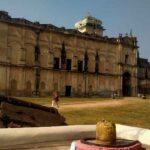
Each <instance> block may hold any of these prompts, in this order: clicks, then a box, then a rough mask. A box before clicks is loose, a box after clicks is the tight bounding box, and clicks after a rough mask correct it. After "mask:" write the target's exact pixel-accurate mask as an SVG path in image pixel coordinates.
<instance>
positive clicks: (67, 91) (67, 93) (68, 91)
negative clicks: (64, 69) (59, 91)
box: [65, 85, 71, 96]
mask: <svg viewBox="0 0 150 150" xmlns="http://www.w3.org/2000/svg"><path fill="white" fill-rule="evenodd" d="M65 96H71V86H70V85H67V86H66V91H65Z"/></svg>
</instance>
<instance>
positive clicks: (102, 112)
mask: <svg viewBox="0 0 150 150" xmlns="http://www.w3.org/2000/svg"><path fill="white" fill-rule="evenodd" d="M61 114H62V115H63V116H65V118H66V122H67V123H68V124H72V125H73V124H96V123H97V122H98V121H100V120H102V119H106V120H109V121H112V122H115V123H119V124H124V125H130V126H137V127H143V128H149V129H150V102H139V103H138V102H137V101H136V103H135V104H128V105H125V106H118V107H108V108H107V107H103V108H91V109H84V110H70V111H64V112H63V111H62V112H61Z"/></svg>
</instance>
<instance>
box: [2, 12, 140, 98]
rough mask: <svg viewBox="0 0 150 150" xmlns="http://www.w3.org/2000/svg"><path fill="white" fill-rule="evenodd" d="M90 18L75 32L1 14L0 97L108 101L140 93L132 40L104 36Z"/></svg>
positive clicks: (76, 26)
mask: <svg viewBox="0 0 150 150" xmlns="http://www.w3.org/2000/svg"><path fill="white" fill-rule="evenodd" d="M103 31H104V28H103V26H102V22H101V21H100V20H98V19H96V18H94V17H91V16H87V17H85V18H84V19H83V20H81V21H79V22H77V23H76V24H75V29H65V28H58V27H56V26H54V25H51V24H40V23H38V22H34V23H33V22H30V21H28V20H26V19H20V18H12V17H10V16H9V15H8V13H7V12H4V11H1V12H0V94H5V95H25V96H31V95H33V94H39V95H41V96H44V95H49V94H51V92H52V91H53V90H58V91H59V92H60V94H61V95H66V96H90V95H100V96H108V95H110V94H111V93H112V92H117V93H118V94H119V95H123V96H135V95H136V94H137V91H138V80H139V78H138V76H137V75H138V66H137V58H138V46H137V40H136V37H133V36H132V35H125V36H122V35H121V34H120V35H119V36H118V37H116V38H109V37H107V36H103Z"/></svg>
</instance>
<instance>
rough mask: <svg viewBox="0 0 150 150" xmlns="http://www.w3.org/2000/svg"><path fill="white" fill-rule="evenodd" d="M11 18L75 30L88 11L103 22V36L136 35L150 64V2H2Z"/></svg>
mask: <svg viewBox="0 0 150 150" xmlns="http://www.w3.org/2000/svg"><path fill="white" fill-rule="evenodd" d="M0 10H5V11H8V12H9V14H10V15H11V16H12V17H17V18H22V17H23V18H26V19H28V20H31V21H39V22H40V23H51V24H54V25H56V26H59V27H61V26H64V27H66V28H74V23H75V22H76V21H78V20H80V19H82V18H83V17H84V16H86V15H88V12H89V13H90V14H91V15H92V16H94V17H96V18H98V19H100V20H102V21H103V26H104V28H105V29H106V31H105V32H104V35H108V36H109V37H113V36H118V34H119V33H122V34H125V33H129V32H130V30H131V29H132V31H133V34H134V35H135V36H137V38H138V45H139V46H140V48H139V51H140V56H141V57H145V58H148V59H149V61H150V48H149V46H150V29H149V28H150V0H0Z"/></svg>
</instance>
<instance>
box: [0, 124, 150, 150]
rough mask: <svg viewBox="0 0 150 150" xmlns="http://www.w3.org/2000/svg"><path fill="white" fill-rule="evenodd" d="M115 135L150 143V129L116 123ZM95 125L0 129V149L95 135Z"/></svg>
mask: <svg viewBox="0 0 150 150" xmlns="http://www.w3.org/2000/svg"><path fill="white" fill-rule="evenodd" d="M116 129H117V137H118V138H124V139H129V140H139V141H140V142H141V143H142V144H146V145H150V130H149V129H144V128H137V127H130V126H125V125H120V124H116ZM95 130H96V126H95V125H73V126H59V127H36V128H7V129H0V149H1V148H7V147H10V146H12V147H13V146H14V145H15V146H16V145H23V144H33V143H34V144H36V143H44V142H63V141H73V140H77V139H84V138H94V137H95Z"/></svg>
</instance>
